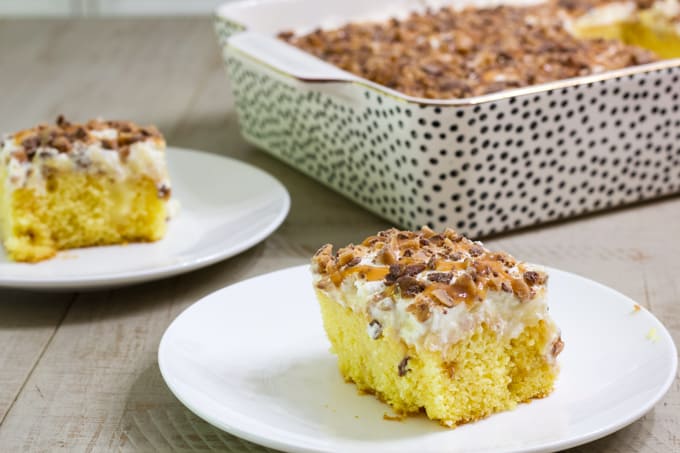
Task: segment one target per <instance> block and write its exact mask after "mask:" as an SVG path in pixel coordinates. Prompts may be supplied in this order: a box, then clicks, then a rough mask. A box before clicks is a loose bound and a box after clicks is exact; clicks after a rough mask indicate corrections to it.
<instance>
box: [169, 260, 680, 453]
mask: <svg viewBox="0 0 680 453" xmlns="http://www.w3.org/2000/svg"><path fill="white" fill-rule="evenodd" d="M309 267H310V265H309V264H303V265H297V266H290V267H286V268H283V269H279V270H275V271H272V272H266V273H264V274H260V275H255V276H252V277H249V278H247V279H244V280H240V281H238V282H234V283H232V284H229V285H227V286H224V287H222V288H220V289H217V290H215V291H213V292H211V293H210V294H206V295H205V296H203V297H201V298H200V299H199V300H197V301H195V302H194V303H192V304H191V305H189V306H188V307H186V308H185V309H184V310H182V312H181V313H179V314H178V315H177V316H176V317H175V319H173V321H172V322H171V323H170V324H169V325H168V327H167V328H166V330H165V332H164V333H163V335H162V337H161V340H160V342H159V345H158V353H157V361H158V368H159V370H160V373H161V377H162V378H163V380H164V381H165V384H166V386H167V387H168V389H169V390H170V392H171V393H172V394H173V395H174V396H175V397H176V398H177V399H178V400H179V401H180V402H181V403H182V404H183V405H184V407H186V408H187V409H188V410H189V411H191V412H192V413H193V414H195V415H196V416H198V417H199V418H201V419H202V420H204V421H206V422H207V423H209V424H210V425H212V426H213V427H216V428H217V429H220V430H222V431H224V432H226V433H229V434H231V435H233V436H236V437H239V438H241V439H245V440H247V441H249V442H252V443H254V444H257V445H260V446H263V447H266V448H273V449H276V450H281V451H284V452H303V453H318V452H327V451H333V450H320V449H315V448H306V447H304V446H300V445H296V444H293V443H290V442H285V441H280V440H277V439H276V438H274V437H271V436H270V437H263V436H259V435H257V434H255V433H251V432H250V431H246V430H244V429H242V428H240V427H238V426H234V425H233V424H231V425H230V424H227V423H223V422H222V421H221V420H218V419H216V418H215V417H213V416H212V415H211V414H209V413H206V412H204V411H202V410H201V409H200V408H198V407H195V406H194V405H193V404H192V403H191V402H189V401H188V399H187V398H184V397H183V395H181V394H180V392H179V391H178V389H176V388H175V387H173V385H172V382H173V379H172V377H171V376H170V374H169V372H168V369H167V366H166V362H165V360H166V359H165V356H166V353H165V351H166V350H168V346H167V343H168V341H169V340H168V337H169V335H170V331H171V330H172V329H173V328H176V325H178V324H179V322H181V318H182V317H183V316H185V315H186V313H188V312H189V311H191V310H193V309H195V307H196V306H197V305H199V304H201V303H204V302H206V301H207V300H209V299H211V298H213V297H217V295H218V294H219V293H222V292H225V291H227V290H228V289H230V288H231V287H233V286H236V285H240V284H243V283H245V282H249V281H251V280H257V279H263V278H266V277H269V276H271V275H274V274H278V273H285V272H291V271H298V270H302V269H309ZM541 267H542V268H544V269H545V270H546V271H547V272H548V273H549V274H551V273H561V274H564V275H565V276H566V277H568V278H575V279H578V280H582V281H585V282H587V283H588V284H593V285H595V286H597V287H598V288H599V289H601V290H604V291H606V292H610V293H612V294H613V295H615V296H617V298H619V300H620V302H617V303H623V301H626V302H630V303H631V304H635V305H637V306H639V307H640V309H641V311H643V312H644V313H645V314H646V315H647V316H648V317H649V319H650V320H651V321H652V322H654V323H655V324H656V329H657V332H656V333H657V335H659V336H660V337H661V336H662V337H664V339H665V341H666V342H667V343H668V344H669V345H670V349H671V351H670V352H671V354H670V356H671V366H670V372H669V373H668V375H667V376H666V379H665V380H664V382H663V384H662V385H660V386H659V388H658V389H657V391H656V392H655V393H654V395H653V397H651V398H650V399H649V400H648V401H646V402H645V404H643V405H641V406H640V407H639V408H638V409H637V410H636V411H630V412H628V413H627V414H626V416H624V417H620V418H618V419H616V420H614V421H613V422H611V423H609V424H607V425H604V426H602V427H600V428H599V429H595V430H591V431H590V432H588V433H586V434H584V435H582V436H580V437H577V438H574V439H566V440H563V441H557V442H555V441H551V442H543V443H541V444H537V445H534V446H532V447H530V448H514V447H511V448H510V449H505V450H503V449H498V450H490V451H493V452H502V453H538V452H551V451H557V450H562V449H567V448H573V447H576V446H579V445H584V444H587V443H589V442H593V441H595V440H598V439H601V438H603V437H605V436H607V435H609V434H613V433H614V432H616V431H619V430H621V429H623V428H625V427H626V426H628V425H630V424H632V423H633V422H635V421H637V420H638V419H640V418H641V417H642V416H644V415H645V414H647V413H648V412H649V411H650V410H651V409H652V408H653V407H654V406H655V405H656V404H657V403H658V402H659V401H660V400H661V399H662V398H663V397H664V396H665V395H666V394H667V393H668V391H669V390H670V388H671V386H672V385H673V383H674V382H675V378H676V374H677V372H678V350H677V346H676V345H675V342H674V341H673V337H672V335H671V334H670V332H669V331H668V329H667V328H666V326H665V325H664V324H663V323H662V322H661V321H660V320H659V319H658V318H657V317H656V316H655V315H654V314H653V313H652V312H651V311H649V310H648V309H647V308H645V307H644V306H642V305H639V304H638V303H637V302H636V301H635V300H633V299H632V298H630V297H628V296H626V295H625V294H623V293H621V292H619V291H617V290H615V289H613V288H611V287H609V286H606V285H604V284H603V283H600V282H597V281H595V280H592V279H589V278H587V277H584V276H582V275H579V274H576V273H574V272H570V271H565V270H561V269H557V268H554V267H551V266H544V265H541ZM227 410H229V411H231V410H230V409H228V408H227ZM231 412H232V414H234V415H235V416H239V415H240V413H238V412H234V411H231ZM500 448H502V447H500Z"/></svg>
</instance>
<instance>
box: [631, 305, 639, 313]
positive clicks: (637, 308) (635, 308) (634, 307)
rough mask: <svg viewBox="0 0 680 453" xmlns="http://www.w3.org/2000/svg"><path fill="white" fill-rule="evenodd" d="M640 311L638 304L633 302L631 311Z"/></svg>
mask: <svg viewBox="0 0 680 453" xmlns="http://www.w3.org/2000/svg"><path fill="white" fill-rule="evenodd" d="M639 311H640V306H639V305H638V304H633V313H637V312H639Z"/></svg>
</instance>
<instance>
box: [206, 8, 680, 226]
mask: <svg viewBox="0 0 680 453" xmlns="http://www.w3.org/2000/svg"><path fill="white" fill-rule="evenodd" d="M423 3H424V2H423V1H419V0H401V1H395V0H374V1H371V2H366V1H365V0H342V1H323V2H321V1H318V0H286V1H243V2H230V3H227V4H225V5H223V6H222V7H220V8H219V9H218V11H217V14H216V30H217V34H218V38H219V43H220V46H221V49H222V52H223V56H224V60H225V62H226V66H227V70H228V74H229V76H230V79H231V86H232V89H233V93H234V97H235V102H236V108H237V112H238V117H239V122H240V125H241V130H242V133H243V135H244V136H245V138H246V139H247V140H249V141H250V142H252V143H254V144H255V145H257V146H258V147H260V148H262V149H264V150H265V151H267V152H269V153H271V154H273V155H274V156H277V157H278V158H280V159H282V160H284V161H285V162H288V163H289V164H290V165H292V166H294V167H296V168H298V169H299V170H301V171H303V172H305V173H306V174H308V175H310V176H312V177H313V178H316V179H317V180H319V181H321V182H322V183H324V184H326V185H327V186H329V187H331V188H333V189H335V190H337V191H338V192H340V193H342V194H344V195H345V196H347V197H349V198H351V199H352V200H354V201H356V202H357V203H359V204H361V205H362V206H364V207H366V208H367V209H370V210H371V211H373V212H375V213H377V214H379V215H381V216H382V217H384V218H386V219H388V220H390V221H392V222H394V223H395V224H397V225H399V226H402V227H405V228H410V229H413V228H418V227H419V226H421V225H429V226H430V227H431V228H434V229H442V228H444V227H447V226H451V227H454V228H456V229H458V230H459V231H461V232H463V233H466V234H468V235H471V236H475V237H479V236H485V235H489V234H493V233H496V232H501V231H507V230H510V229H514V228H518V227H523V226H528V225H533V224H538V223H542V222H548V221H552V220H556V219H561V218H566V217H571V216H576V215H580V214H583V213H587V212H592V211H596V210H600V209H605V208H610V207H614V206H620V205H624V204H627V203H631V202H635V201H639V200H644V199H650V198H654V197H658V196H662V195H668V194H671V193H675V192H678V191H680V59H675V60H666V61H662V62H658V63H653V64H649V65H644V66H638V67H634V68H627V69H624V70H617V71H611V72H607V73H602V74H598V75H595V76H587V77H580V78H575V79H568V80H563V81H558V82H553V83H549V84H543V85H536V86H532V87H527V88H521V89H513V90H509V91H503V92H500V93H494V94H490V95H485V96H478V97H473V98H466V99H461V100H432V99H421V98H413V97H410V96H406V95H403V94H401V93H398V92H396V91H394V90H391V89H389V88H386V87H383V86H380V85H377V84H375V83H372V82H370V81H368V80H366V79H362V78H360V77H357V76H355V75H352V74H350V73H348V72H345V71H343V70H341V69H339V68H337V67H335V66H332V65H330V64H327V63H325V62H323V61H321V60H320V59H318V58H316V57H314V56H312V55H310V54H307V53H305V52H302V51H300V50H298V49H296V48H294V47H292V46H290V45H288V44H286V43H284V42H282V41H280V40H278V39H276V34H277V33H278V32H280V31H282V30H290V29H293V30H297V31H305V30H311V29H313V28H315V27H318V26H320V25H321V26H333V25H340V24H341V23H344V22H348V21H351V20H357V19H385V18H387V17H389V16H394V15H400V14H403V13H404V12H405V11H409V10H413V9H416V8H421V7H422V6H423ZM445 3H449V4H450V3H451V2H429V4H430V5H433V6H439V5H441V4H445ZM459 4H460V3H459ZM475 4H480V3H479V2H477V3H475ZM487 4H488V3H487Z"/></svg>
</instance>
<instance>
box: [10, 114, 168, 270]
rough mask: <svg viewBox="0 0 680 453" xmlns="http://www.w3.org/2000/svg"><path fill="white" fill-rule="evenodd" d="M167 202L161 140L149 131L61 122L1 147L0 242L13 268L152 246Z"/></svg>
mask: <svg viewBox="0 0 680 453" xmlns="http://www.w3.org/2000/svg"><path fill="white" fill-rule="evenodd" d="M169 198H170V181H169V179H168V173H167V169H166V161H165V140H164V139H163V136H162V135H161V134H160V132H159V131H158V130H157V129H156V128H155V127H153V126H149V127H140V126H137V125H135V124H134V123H131V122H127V121H100V120H92V121H89V122H88V123H85V124H76V123H71V122H69V121H67V120H65V119H64V118H63V117H62V116H60V117H59V118H58V119H57V122H56V124H54V125H47V124H41V125H38V126H36V127H34V128H31V129H26V130H22V131H19V132H17V133H14V134H11V135H6V136H5V137H4V138H3V139H2V141H1V142H0V237H1V238H2V241H3V244H4V246H5V249H6V251H7V254H8V256H9V257H10V259H12V260H15V261H25V262H35V261H41V260H45V259H47V258H51V257H52V256H54V255H55V253H56V252H57V251H58V250H63V249H71V248H76V247H87V246H94V245H105V244H120V243H125V242H133V241H156V240H158V239H160V238H161V237H163V235H164V233H165V229H166V218H167V216H168V213H167V206H166V204H167V201H168V200H169Z"/></svg>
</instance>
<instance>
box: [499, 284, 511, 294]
mask: <svg viewBox="0 0 680 453" xmlns="http://www.w3.org/2000/svg"><path fill="white" fill-rule="evenodd" d="M501 289H502V290H503V291H505V292H506V293H511V292H512V287H511V286H510V285H508V283H507V282H503V283H501Z"/></svg>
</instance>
